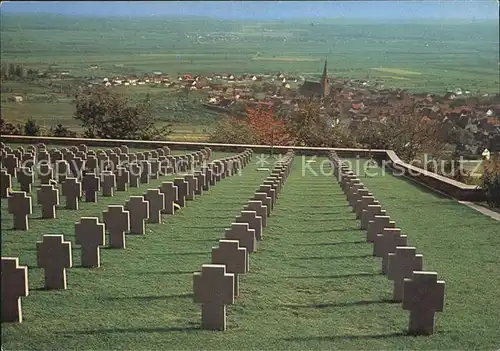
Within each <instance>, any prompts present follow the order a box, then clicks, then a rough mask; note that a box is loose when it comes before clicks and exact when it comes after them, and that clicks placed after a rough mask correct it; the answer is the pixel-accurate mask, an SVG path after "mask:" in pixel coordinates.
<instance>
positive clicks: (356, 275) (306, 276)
mask: <svg viewBox="0 0 500 351" xmlns="http://www.w3.org/2000/svg"><path fill="white" fill-rule="evenodd" d="M377 275H382V273H348V274H332V275H298V276H286V277H283V278H285V279H340V278H352V277H375V276H377Z"/></svg>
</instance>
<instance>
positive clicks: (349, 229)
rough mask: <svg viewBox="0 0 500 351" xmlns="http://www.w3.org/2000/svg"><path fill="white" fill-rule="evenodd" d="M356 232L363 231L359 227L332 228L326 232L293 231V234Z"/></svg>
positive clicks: (312, 230)
mask: <svg viewBox="0 0 500 351" xmlns="http://www.w3.org/2000/svg"><path fill="white" fill-rule="evenodd" d="M357 231H360V232H361V231H364V230H363V229H360V228H359V227H356V228H333V229H327V230H314V229H311V230H297V231H295V230H294V231H293V233H295V234H315V233H338V232H341V233H350V232H357Z"/></svg>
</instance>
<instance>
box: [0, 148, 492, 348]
mask: <svg viewBox="0 0 500 351" xmlns="http://www.w3.org/2000/svg"><path fill="white" fill-rule="evenodd" d="M216 156H217V155H216ZM255 161H256V159H255V156H254V160H253V162H255ZM319 161H322V159H318V162H317V163H316V164H314V165H313V169H314V171H316V172H319V169H320V163H319ZM301 165H302V160H301V159H300V158H299V157H298V156H297V157H296V159H295V161H294V164H293V170H292V173H291V175H290V177H289V179H288V181H287V183H286V185H285V187H284V188H283V192H282V195H281V196H280V198H279V201H278V204H277V206H276V209H275V211H274V212H273V213H272V215H271V217H270V218H269V221H268V227H267V228H265V230H264V232H263V235H264V240H263V241H262V242H261V243H260V244H261V245H260V247H259V250H258V252H256V253H253V254H251V255H250V272H249V273H248V274H247V275H245V276H242V277H241V280H240V282H241V286H240V292H241V296H240V297H238V298H237V299H236V301H235V304H234V305H231V306H230V307H229V308H228V330H227V331H226V332H207V331H201V330H200V329H199V324H200V306H199V305H197V304H195V303H193V301H192V272H194V271H197V270H199V269H200V267H201V265H202V264H204V263H209V260H210V250H211V247H212V246H215V245H216V243H217V240H218V239H220V238H222V237H223V231H224V228H226V227H228V226H229V225H230V223H231V222H232V220H233V219H234V217H235V216H236V215H237V214H238V213H239V211H240V209H241V208H242V206H243V205H244V204H245V203H246V201H247V200H248V199H249V197H250V196H251V195H252V194H253V192H254V191H255V189H256V188H257V187H258V185H259V184H260V182H261V181H262V180H263V179H264V178H265V177H266V176H267V172H259V171H257V169H256V168H257V167H256V166H255V164H254V163H250V164H249V165H248V166H247V167H246V168H245V169H244V170H243V173H242V175H241V176H234V177H230V178H228V179H225V180H223V181H221V182H220V183H219V184H217V186H216V187H215V188H213V189H212V190H210V192H208V193H206V194H204V195H203V196H202V197H200V198H198V199H196V200H195V201H193V202H189V203H188V205H187V207H186V208H184V209H182V210H180V211H179V212H178V213H176V214H175V215H174V216H164V217H163V223H162V224H158V225H147V234H146V235H144V236H140V237H139V236H130V235H128V236H127V240H128V241H127V246H128V248H127V249H126V250H124V251H120V250H108V249H103V250H102V251H101V262H102V267H101V268H99V269H84V268H80V267H79V263H80V257H79V255H80V250H79V248H78V246H74V249H73V256H74V266H75V267H74V268H71V269H69V271H68V287H69V289H68V290H66V291H57V292H55V291H50V292H49V291H44V290H43V289H41V288H42V286H43V279H42V273H41V270H40V269H39V268H36V260H35V251H34V245H35V242H36V241H37V240H39V239H40V238H41V236H42V235H43V234H55V233H63V234H64V235H65V237H66V238H67V239H69V240H72V241H73V240H74V229H73V223H74V222H75V221H76V220H77V219H78V218H79V217H80V216H83V215H93V216H100V215H101V212H102V210H103V209H104V208H105V205H106V204H107V203H114V204H122V203H123V202H124V201H125V199H126V196H125V195H124V194H120V193H119V195H117V196H116V197H114V198H113V199H109V200H106V201H101V200H100V201H99V202H98V203H97V204H92V206H87V205H85V204H83V206H82V209H81V210H80V211H78V212H73V211H67V210H62V209H61V210H59V212H58V215H59V217H58V219H56V220H39V219H37V217H39V213H40V212H39V208H38V206H37V205H35V208H36V209H35V213H34V215H33V216H32V219H31V226H32V229H31V230H30V231H29V232H17V231H12V230H9V228H10V226H11V220H10V218H11V216H10V215H9V214H7V213H6V202H5V201H4V200H2V219H3V220H2V250H3V251H2V252H3V254H4V255H12V256H19V257H20V261H21V263H22V264H27V265H28V266H29V267H30V268H29V275H30V296H29V297H26V298H23V299H22V304H23V314H24V317H25V321H24V322H23V323H22V324H20V325H5V324H4V325H2V341H3V347H4V348H5V349H6V350H9V349H34V348H36V349H61V348H64V349H81V348H85V349H123V348H126V349H158V348H162V349H201V348H203V349H241V348H245V349H297V350H298V349H300V350H304V349H463V348H467V349H497V348H498V346H499V344H498V330H499V329H500V324H499V323H500V322H499V320H498V313H497V311H498V310H500V300H498V298H497V293H498V289H499V285H498V271H497V268H498V265H499V264H500V261H499V257H498V254H497V248H498V246H499V245H500V238H499V236H498V235H497V234H498V228H499V224H498V222H495V221H493V220H492V219H490V218H487V217H485V216H482V215H480V214H479V213H477V212H475V211H473V210H471V209H469V208H468V207H465V206H462V205H460V204H458V203H456V202H454V201H451V200H448V199H442V198H439V197H437V196H436V195H434V194H432V193H429V192H427V191H422V190H421V189H419V188H417V187H415V186H414V185H413V184H411V183H409V182H407V181H406V180H403V179H396V178H394V177H393V176H390V175H385V176H382V175H381V174H380V172H379V174H378V175H376V176H373V177H371V178H363V180H362V181H363V182H364V183H365V184H366V185H367V186H368V187H369V189H370V190H371V191H372V192H373V193H374V195H375V196H376V197H377V199H378V200H380V202H381V203H382V204H383V206H384V208H386V209H387V211H388V213H389V214H390V215H391V216H392V218H393V219H394V220H396V223H397V224H398V226H400V227H401V228H402V229H403V231H404V233H405V234H407V235H408V238H409V243H410V244H411V245H416V247H417V249H418V252H419V253H422V254H423V256H424V268H425V269H426V270H431V271H437V272H438V273H439V277H440V279H443V280H445V281H446V284H447V285H446V298H445V308H444V312H443V313H439V314H438V316H437V333H436V334H435V335H433V336H430V337H413V336H408V335H406V334H405V330H406V328H407V325H408V312H407V311H404V310H402V308H401V305H400V304H395V303H390V302H389V301H388V299H390V297H391V296H392V284H391V282H390V281H389V280H387V278H386V277H385V276H383V275H381V274H380V273H379V271H380V259H378V258H373V257H372V255H371V253H372V246H371V245H370V244H368V243H366V242H365V241H364V233H363V232H362V231H360V230H359V229H358V228H359V221H357V220H356V219H355V217H354V214H353V213H352V212H351V210H350V209H349V208H348V207H347V202H346V201H345V196H344V195H343V194H342V192H341V190H340V188H339V186H338V184H336V183H335V182H334V181H333V179H332V176H331V175H321V174H320V173H319V174H318V175H314V174H313V173H311V172H308V171H306V172H303V169H302V168H301ZM324 169H325V170H326V171H328V168H327V167H325V168H324ZM153 186H155V184H151V185H150V186H146V187H144V188H147V187H153ZM138 191H142V189H139V190H138ZM128 195H131V194H127V196H128ZM403 199H404V200H403ZM34 203H36V201H34Z"/></svg>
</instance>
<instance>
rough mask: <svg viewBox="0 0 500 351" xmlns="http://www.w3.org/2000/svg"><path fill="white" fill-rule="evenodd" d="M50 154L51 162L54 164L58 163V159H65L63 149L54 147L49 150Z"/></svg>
mask: <svg viewBox="0 0 500 351" xmlns="http://www.w3.org/2000/svg"><path fill="white" fill-rule="evenodd" d="M49 156H50V162H51V163H52V164H53V165H55V164H56V163H57V161H60V160H62V159H63V154H62V152H61V150H58V149H52V150H51V151H50V152H49Z"/></svg>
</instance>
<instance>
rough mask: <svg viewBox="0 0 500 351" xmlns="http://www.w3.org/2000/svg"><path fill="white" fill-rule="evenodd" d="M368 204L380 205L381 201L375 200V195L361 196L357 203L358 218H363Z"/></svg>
mask: <svg viewBox="0 0 500 351" xmlns="http://www.w3.org/2000/svg"><path fill="white" fill-rule="evenodd" d="M368 205H380V203H379V202H378V201H376V200H375V197H373V195H370V196H361V200H360V201H358V203H357V204H356V219H361V215H362V213H363V210H366V209H367V208H368Z"/></svg>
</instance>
